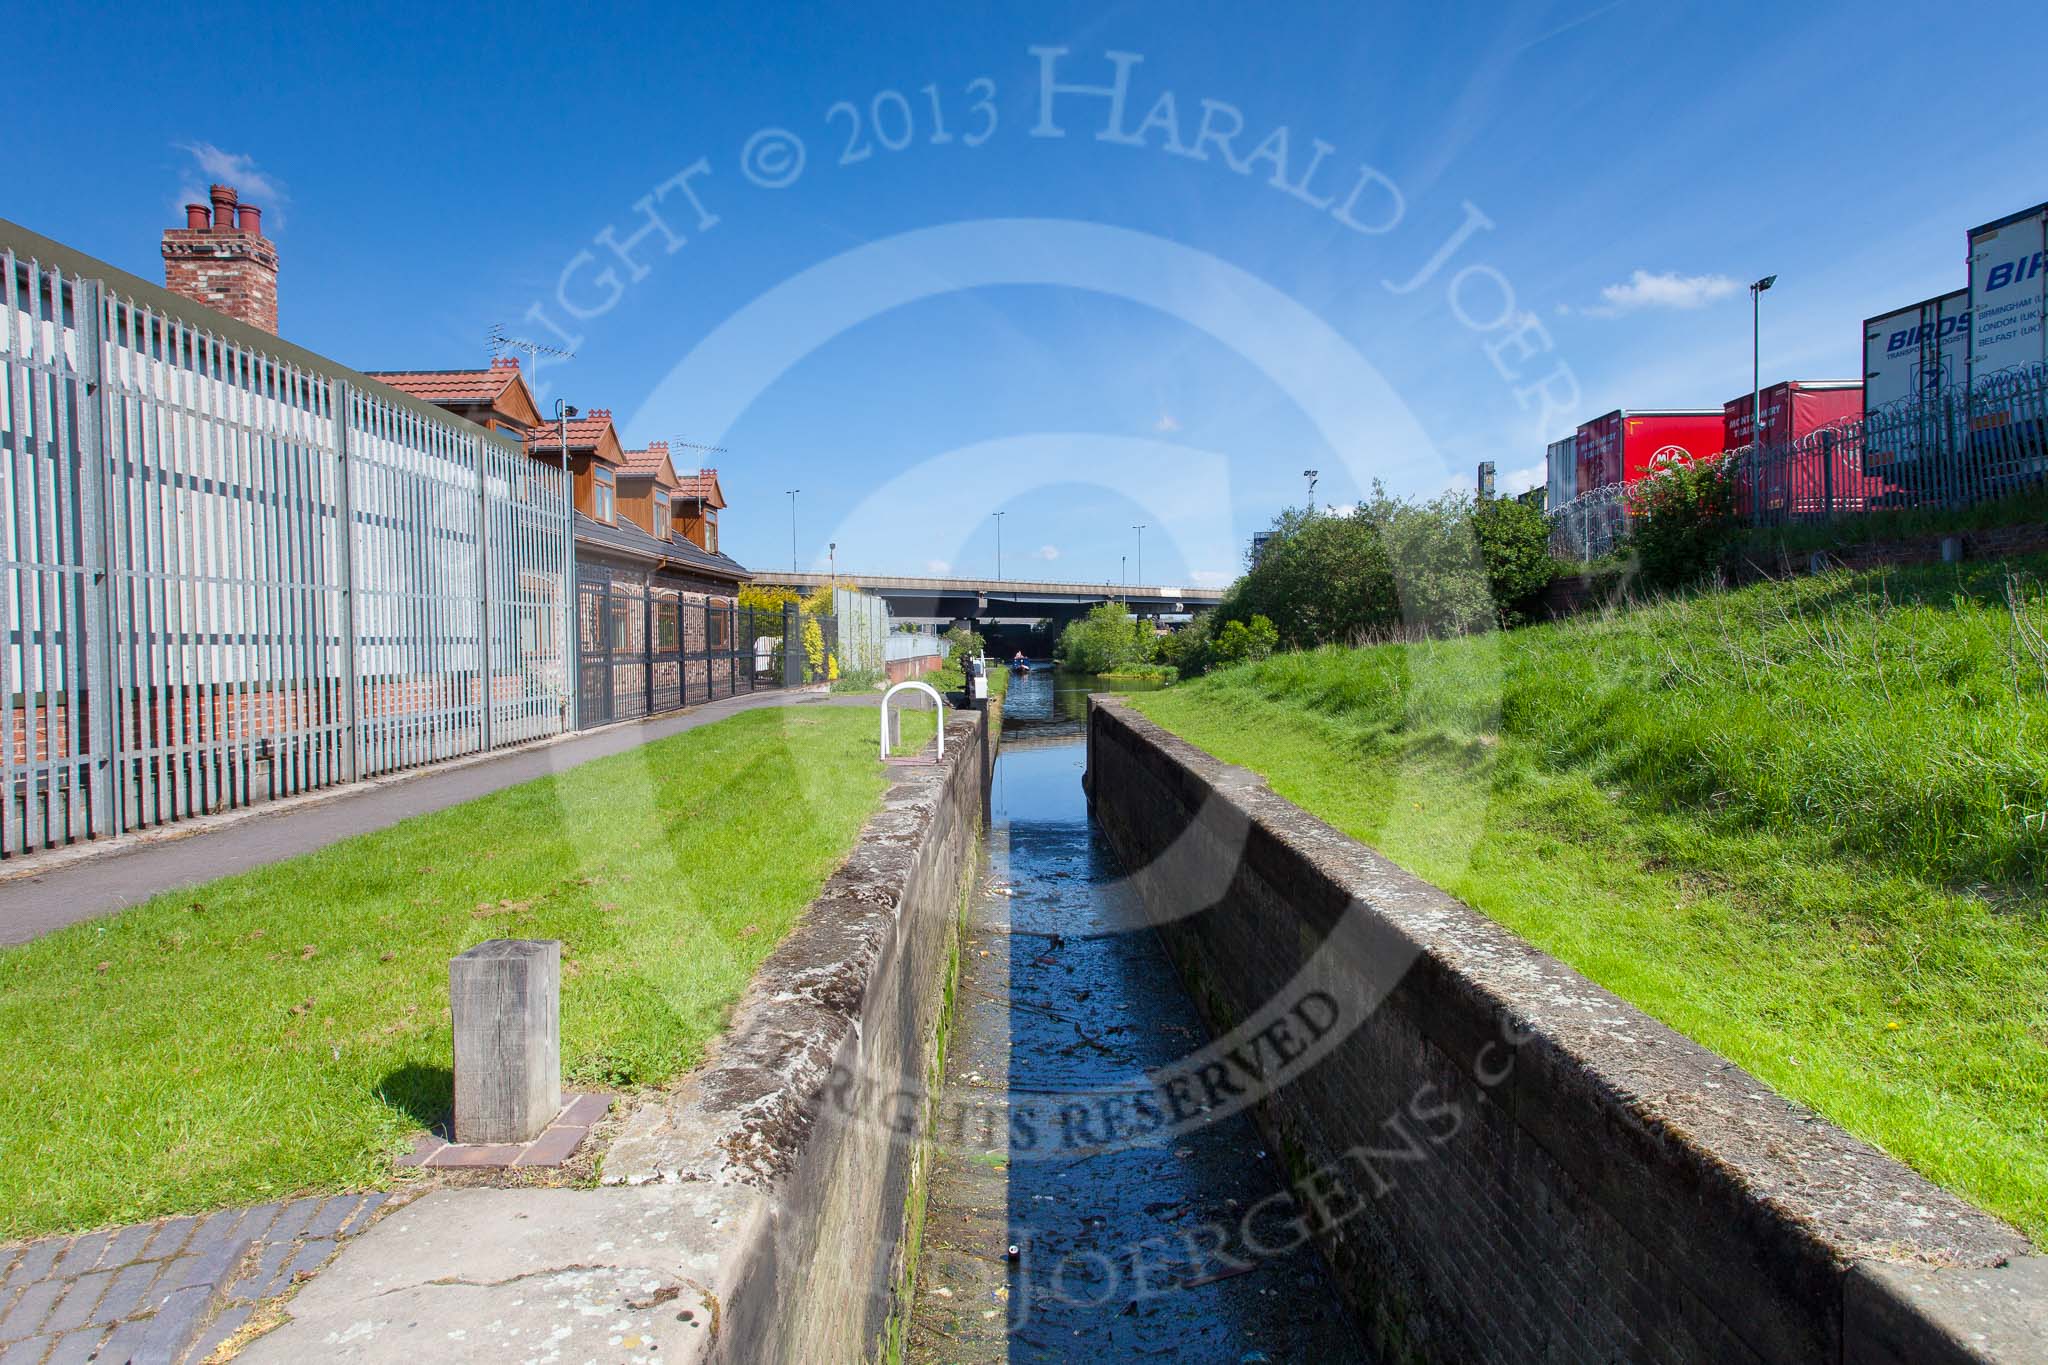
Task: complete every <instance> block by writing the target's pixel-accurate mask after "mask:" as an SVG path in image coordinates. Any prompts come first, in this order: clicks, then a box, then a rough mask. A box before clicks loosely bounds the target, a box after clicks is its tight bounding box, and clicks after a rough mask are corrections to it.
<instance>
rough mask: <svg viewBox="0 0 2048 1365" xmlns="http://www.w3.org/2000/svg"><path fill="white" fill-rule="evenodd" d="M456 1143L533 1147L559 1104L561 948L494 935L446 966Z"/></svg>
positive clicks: (548, 941) (551, 943)
mask: <svg viewBox="0 0 2048 1365" xmlns="http://www.w3.org/2000/svg"><path fill="white" fill-rule="evenodd" d="M448 995H449V1003H450V1006H451V1008H452V1011H453V1015H454V1024H455V1141H457V1142H530V1141H532V1140H533V1139H534V1138H537V1137H539V1136H540V1132H541V1129H543V1128H545V1127H547V1126H548V1123H549V1122H550V1121H551V1120H552V1119H553V1118H554V1117H555V1115H556V1113H557V1112H559V1111H560V1109H561V1107H562V1008H561V1006H562V945H561V943H560V942H559V941H558V940H555V939H513V938H494V939H489V940H487V941H485V942H483V943H479V944H477V945H476V946H475V947H474V948H471V949H470V950H469V951H467V952H465V953H463V954H462V955H461V956H459V957H457V958H455V959H454V960H452V961H451V962H449V964H448Z"/></svg>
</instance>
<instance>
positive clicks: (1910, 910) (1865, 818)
mask: <svg viewBox="0 0 2048 1365" xmlns="http://www.w3.org/2000/svg"><path fill="white" fill-rule="evenodd" d="M2044 575H2048V561H2042V560H2035V561H2031V562H2020V563H2014V564H2010V565H1974V566H1965V567H1961V568H1958V567H1955V566H1948V567H1929V568H1925V569H1912V570H1894V571H1891V572H1887V573H1871V574H1864V575H1854V576H1852V575H1847V574H1836V575H1829V576H1825V577H1819V578H1809V579H1804V580H1799V581H1796V582H1791V583H1783V584H1765V585H1759V586H1756V587H1752V588H1749V589H1745V590H1741V591H1737V592H1729V593H1717V594H1708V595H1703V596H1698V597H1691V598H1685V599H1679V600H1673V601H1668V602H1663V603H1657V604H1649V605H1642V606H1638V607H1636V608H1634V609H1631V610H1622V611H1611V612H1607V613H1603V614H1597V615H1590V616H1584V617H1580V618H1578V619H1575V620H1572V621H1568V622H1564V623H1560V624H1556V625H1549V626H1541V627H1535V628H1531V629H1527V630H1519V631H1514V632H1509V633H1507V634H1496V635H1488V636H1478V637H1469V638H1465V639H1459V640H1450V641H1441V642H1432V643H1422V644H1406V645H1385V646H1377V647H1370V648H1364V649H1355V650H1336V649H1330V650H1322V651H1317V652H1313V653H1302V654H1292V655H1285V656H1280V657H1276V658H1273V659H1270V660H1267V661H1265V662H1263V663H1258V664H1249V665H1244V666H1240V667H1237V668H1232V669H1228V670H1225V671H1223V672H1220V673H1216V674H1212V675H1210V676H1209V677H1206V678H1203V679H1200V680H1198V681H1194V682H1190V683H1186V684H1183V685H1180V686H1177V687H1174V688H1170V689H1168V690H1165V691H1162V692H1155V693H1151V694H1149V695H1146V696H1143V697H1140V698H1138V699H1136V703H1135V704H1136V705H1137V706H1138V707H1139V708H1140V709H1141V710H1143V711H1144V712H1145V713H1146V714H1148V715H1150V716H1152V717H1153V718H1154V719H1155V720H1157V721H1159V722H1160V723H1161V724H1163V725H1166V726H1167V727H1169V728H1171V729H1173V730H1174V731H1176V732H1177V733H1179V734H1181V735H1182V736H1184V737H1185V738H1187V739H1188V740H1190V741H1192V742H1193V743H1195V744H1198V745H1200V746H1201V747H1203V748H1205V749H1207V750H1209V751H1210V752H1211V753H1214V754H1216V755H1217V756H1218V757H1220V758H1223V759H1225V760H1227V761H1229V762H1233V763H1239V764H1243V765H1245V766H1247V767H1250V768H1252V769H1255V770H1257V771H1258V772H1260V773H1262V774H1264V775H1265V776H1266V777H1267V779H1268V780H1269V781H1270V782H1271V784H1272V786H1273V787H1274V789H1275V790H1276V791H1278V792H1279V793H1281V794H1282V795H1284V796H1286V797H1288V798H1289V799H1290V800H1293V801H1295V802H1296V803H1298V804H1300V805H1302V806H1304V807H1306V808H1307V809H1309V810H1311V811H1313V812H1315V813H1316V814H1318V815H1320V816H1321V817H1323V818H1324V819H1326V820H1328V821H1330V822H1331V823H1332V824H1334V825H1336V826H1338V827H1339V828H1341V829H1343V830H1345V831H1346V832H1347V833H1350V834H1352V835H1354V836H1356V837H1358V838H1360V839H1362V840H1365V841H1367V842H1369V843H1372V844H1373V845H1375V846H1376V847H1378V848H1379V849H1381V850H1382V851H1383V852H1385V853H1386V854H1387V855H1388V856H1389V857H1391V858H1393V859H1394V860H1395V861H1397V862H1399V863H1401V864H1402V865H1403V866H1405V867H1407V868H1409V869H1410V870H1411V871H1414V872H1416V873H1417V874H1419V875H1421V876H1424V877H1426V878H1428V879H1430V880H1431V881H1434V882H1436V883H1437V884H1438V885H1440V886H1442V887H1444V888H1445V889H1447V890H1449V891H1451V892H1453V893H1454V894H1456V895H1458V896H1460V897H1462V898H1464V899H1465V900H1466V901H1468V902H1470V903H1471V904H1472V905H1473V906H1475V907H1476V908H1478V909H1480V910H1481V911H1483V912H1485V913H1487V914H1489V915H1491V916H1492V917H1493V918H1495V919H1497V920H1499V921H1500V922H1501V923H1503V924H1505V925H1507V926H1508V927H1510V928H1512V929H1514V930H1515V931H1516V932H1518V933H1520V934H1521V935H1523V936H1524V937H1525V938H1527V939H1529V940H1530V941H1531V942H1533V943H1535V944H1537V945H1538V946H1540V947H1542V948H1543V949H1545V950H1546V951H1548V952H1550V953H1552V954H1553V955H1555V956H1557V957H1559V958H1561V959H1563V960H1564V961H1566V962H1568V963H1570V964H1571V965H1573V966H1574V967H1577V968H1578V969H1579V970H1581V971H1583V972H1584V973H1585V974H1586V975H1588V976H1590V977H1591V978H1593V979H1594V980H1595V981H1597V982H1599V983H1600V984H1602V985H1604V986H1606V987H1608V988H1609V989H1611V990H1613V991H1614V992H1616V993H1617V994H1619V995H1621V996H1623V997H1624V998H1626V999H1628V1000H1630V1001H1632V1002H1634V1003H1635V1004H1637V1005H1639V1006H1640V1007H1642V1008H1643V1009H1645V1010H1647V1011H1649V1012H1650V1013H1652V1014H1654V1015H1656V1016H1658V1017H1659V1018H1661V1019H1663V1020H1665V1021H1666V1022H1667V1023H1669V1024H1671V1025H1672V1026H1674V1027H1675V1028H1678V1029H1679V1030H1681V1031H1683V1032H1685V1033H1687V1034H1689V1035H1690V1036H1692V1037H1693V1038H1695V1039H1697V1040H1698V1041H1699V1042H1701V1043H1703V1044H1705V1045H1706V1046H1708V1047H1711V1048H1713V1049H1715V1050H1717V1051H1719V1052H1721V1053H1723V1054H1724V1055H1726V1056H1728V1057H1730V1058H1733V1059H1734V1060H1735V1061H1737V1062H1739V1063H1741V1064H1742V1065H1743V1066H1745V1067H1747V1068H1748V1069H1750V1070H1751V1071H1753V1072H1755V1073H1756V1074H1757V1075H1759V1076H1760V1077H1762V1078H1763V1079H1764V1080H1766V1081H1767V1082H1769V1083H1770V1084H1771V1085H1772V1086H1774V1087H1775V1088H1776V1089H1778V1090H1779V1091H1780V1092H1781V1093H1783V1094H1785V1095H1787V1096H1789V1097H1791V1098H1793V1099H1796V1100H1799V1101H1801V1102H1803V1103H1805V1104H1808V1105H1811V1106H1812V1107H1813V1108H1815V1109H1817V1110H1819V1111H1820V1112H1821V1113H1823V1114H1825V1115H1827V1116H1828V1117H1829V1118H1831V1119H1833V1120H1834V1121H1836V1122H1837V1123H1840V1124H1841V1125H1843V1126H1844V1127H1846V1128H1848V1129H1850V1130H1851V1131H1852V1132H1855V1133H1857V1134H1859V1135H1861V1136H1863V1137H1865V1138H1867V1139H1869V1140H1870V1141H1872V1142H1874V1143H1876V1144H1877V1145H1879V1146H1881V1147H1883V1148H1885V1149H1886V1150H1888V1151H1890V1152H1892V1153H1893V1154H1894V1155H1896V1156H1898V1157H1900V1158H1901V1159H1903V1160H1905V1161H1906V1162H1908V1163H1910V1164H1911V1165H1913V1166H1914V1167H1916V1168H1918V1169H1919V1170H1920V1171H1922V1172H1923V1173H1925V1174H1926V1175H1927V1176H1928V1177H1929V1178H1931V1179H1933V1180H1935V1181H1937V1182H1939V1183H1941V1184H1943V1185H1946V1186H1947V1187H1949V1188H1950V1189H1953V1190H1955V1191H1957V1192H1959V1193H1961V1194H1963V1195H1964V1196H1965V1197H1967V1198H1970V1199H1972V1200H1974V1201H1975V1202H1976V1203H1978V1204H1979V1205H1981V1206H1982V1207H1984V1208H1986V1209H1988V1210H1990V1211H1992V1212H1994V1213H1997V1214H1999V1215H2001V1216H2003V1217H2005V1218H2007V1219H2009V1220H2010V1221H2012V1222H2013V1223H2014V1224H2015V1225H2017V1226H2018V1227H2020V1228H2021V1229H2022V1230H2023V1231H2025V1232H2026V1233H2027V1234H2028V1235H2029V1236H2031V1237H2032V1238H2033V1239H2034V1240H2035V1242H2036V1243H2037V1244H2042V1243H2048V895H2044V892H2043V882H2044V875H2048V643H2044V641H2048V593H2044V590H2043V587H2042V586H2041V579H2042V577H2043V576H2044Z"/></svg>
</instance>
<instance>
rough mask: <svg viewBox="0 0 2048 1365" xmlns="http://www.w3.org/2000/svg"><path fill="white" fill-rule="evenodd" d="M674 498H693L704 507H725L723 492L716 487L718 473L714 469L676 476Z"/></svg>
mask: <svg viewBox="0 0 2048 1365" xmlns="http://www.w3.org/2000/svg"><path fill="white" fill-rule="evenodd" d="M676 496H678V497H683V498H695V499H697V500H698V501H699V502H701V503H703V504H704V505H705V506H706V507H723V506H725V490H724V489H722V488H720V487H719V486H718V471H717V470H715V469H700V470H698V471H697V472H696V473H694V474H678V475H677V476H676Z"/></svg>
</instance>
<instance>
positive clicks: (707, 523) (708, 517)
mask: <svg viewBox="0 0 2048 1365" xmlns="http://www.w3.org/2000/svg"><path fill="white" fill-rule="evenodd" d="M704 548H705V549H707V550H709V551H711V553H713V554H717V553H718V513H717V511H716V510H715V509H713V508H709V507H707V508H705V509H704Z"/></svg>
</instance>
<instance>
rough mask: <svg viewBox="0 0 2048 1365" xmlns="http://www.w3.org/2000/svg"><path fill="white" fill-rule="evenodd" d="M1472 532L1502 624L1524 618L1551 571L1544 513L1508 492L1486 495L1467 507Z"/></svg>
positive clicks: (1547, 522)
mask: <svg viewBox="0 0 2048 1365" xmlns="http://www.w3.org/2000/svg"><path fill="white" fill-rule="evenodd" d="M1472 534H1473V536H1474V537H1475V538H1476V539H1477V540H1478V542H1479V556H1480V558H1481V559H1482V560H1483V561H1484V562H1485V564H1486V582H1487V586H1488V587H1489V588H1490V589H1492V591H1493V602H1494V609H1495V611H1496V612H1498V613H1499V616H1500V623H1501V624H1502V625H1504V626H1512V625H1519V624H1521V623H1522V622H1523V621H1526V620H1528V619H1529V612H1530V610H1531V608H1532V607H1533V606H1534V605H1535V599H1536V596H1537V594H1538V593H1541V592H1542V591H1543V590H1544V589H1545V588H1547V587H1549V586H1550V581H1551V580H1552V579H1553V578H1555V577H1557V569H1558V564H1557V560H1556V559H1554V558H1552V557H1551V553H1550V518H1549V517H1546V516H1545V515H1543V513H1542V511H1541V510H1539V509H1538V508H1536V507H1533V506H1531V505H1530V504H1528V503H1526V502H1521V501H1519V500H1517V499H1514V498H1506V499H1502V498H1488V499H1486V500H1485V501H1483V502H1481V503H1479V504H1478V505H1477V506H1476V507H1475V508H1474V509H1473V511H1472Z"/></svg>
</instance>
